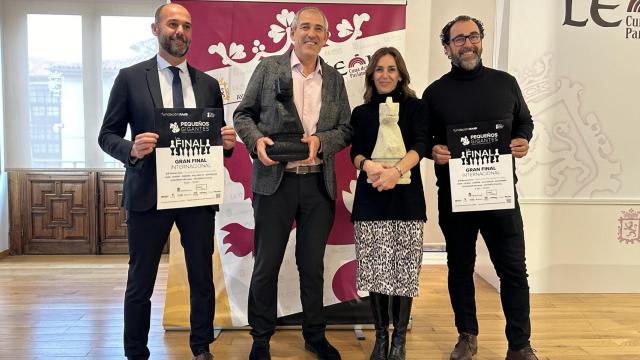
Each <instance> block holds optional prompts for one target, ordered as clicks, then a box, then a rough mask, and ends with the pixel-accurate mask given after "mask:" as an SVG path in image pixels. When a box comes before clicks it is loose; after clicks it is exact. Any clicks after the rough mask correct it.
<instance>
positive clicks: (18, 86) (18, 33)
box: [0, 0, 166, 170]
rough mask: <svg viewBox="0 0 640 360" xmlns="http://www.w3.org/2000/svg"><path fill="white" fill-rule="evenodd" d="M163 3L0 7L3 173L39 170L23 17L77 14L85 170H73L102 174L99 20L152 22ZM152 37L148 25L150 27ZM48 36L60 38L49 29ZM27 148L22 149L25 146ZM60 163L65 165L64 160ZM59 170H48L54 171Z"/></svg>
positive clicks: (96, 1)
mask: <svg viewBox="0 0 640 360" xmlns="http://www.w3.org/2000/svg"><path fill="white" fill-rule="evenodd" d="M165 2H166V1H162V0H146V1H144V0H111V1H108V2H105V1H101V0H76V1H69V0H68V1H43V0H22V1H19V2H18V1H15V2H14V1H10V2H8V1H2V2H0V9H1V10H2V11H0V16H2V23H1V24H2V32H1V34H2V42H1V43H2V54H3V59H2V67H3V71H2V73H3V74H4V79H3V82H4V89H11V91H5V92H4V93H3V94H2V96H3V98H4V105H5V106H4V125H5V129H4V134H5V136H4V142H5V149H4V150H5V158H4V164H2V165H4V166H5V168H6V169H7V170H18V169H38V167H34V166H32V159H31V152H30V151H21V150H22V149H25V146H27V148H29V149H30V148H31V146H32V144H31V138H30V131H31V130H30V126H29V80H28V79H29V66H28V61H27V59H28V58H29V57H28V56H29V55H28V34H27V15H28V14H45V15H80V16H81V18H82V79H83V84H82V93H83V108H84V110H83V120H84V144H85V154H84V159H85V161H84V162H85V166H84V167H82V168H76V169H96V166H95V165H96V164H99V166H98V167H97V168H99V169H103V168H105V167H104V154H103V152H102V151H101V150H100V148H99V147H98V146H97V136H98V132H99V129H100V125H101V124H102V116H103V113H104V108H103V104H102V98H103V97H102V91H103V87H102V44H101V42H102V29H101V17H102V16H141V17H152V16H153V13H154V11H155V9H156V8H157V7H158V6H160V5H162V4H164V3H165ZM149 32H150V33H151V24H149ZM52 37H62V40H63V41H64V34H56V33H55V29H52ZM25 143H26V145H25ZM63 162H64V161H63ZM55 169H63V168H47V170H55Z"/></svg>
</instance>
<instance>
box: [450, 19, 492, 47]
mask: <svg viewBox="0 0 640 360" xmlns="http://www.w3.org/2000/svg"><path fill="white" fill-rule="evenodd" d="M462 21H473V22H474V23H476V25H478V29H480V36H481V37H482V38H484V25H483V24H482V21H480V20H478V19H476V18H473V17H471V16H468V15H458V16H456V18H455V19H453V20H451V21H449V22H448V23H447V25H445V26H444V27H443V28H442V32H441V33H440V42H442V46H445V45H447V44H449V42H450V41H451V27H453V25H454V24H455V23H457V22H462Z"/></svg>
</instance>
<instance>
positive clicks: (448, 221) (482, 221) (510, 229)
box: [439, 190, 531, 350]
mask: <svg viewBox="0 0 640 360" xmlns="http://www.w3.org/2000/svg"><path fill="white" fill-rule="evenodd" d="M447 191H448V190H447ZM441 192H442V191H440V192H439V198H440V199H441V200H440V199H439V211H440V219H439V222H440V228H441V229H442V232H443V234H444V237H445V241H446V245H447V265H448V267H449V279H448V281H449V296H450V297H451V305H452V307H453V311H454V313H455V322H456V328H457V329H458V332H460V333H462V332H465V333H469V334H472V335H477V334H478V319H477V317H476V304H475V287H474V284H473V272H474V267H475V261H476V239H477V237H478V231H480V233H481V234H482V237H483V238H484V241H485V243H486V245H487V249H488V250H489V257H490V258H491V262H492V263H493V266H494V267H495V269H496V273H497V275H498V277H499V278H500V299H501V301H502V310H503V311H504V315H505V318H506V322H507V324H506V328H505V333H506V335H507V340H508V342H509V348H510V349H512V350H519V349H522V348H523V347H525V346H527V345H529V338H530V336H531V324H530V320H529V310H530V309H529V284H528V281H527V276H528V275H527V268H526V265H525V247H524V231H523V225H522V216H521V214H520V206H519V205H518V203H517V201H516V205H515V209H513V210H511V209H510V210H494V211H473V212H461V213H452V212H451V200H450V198H449V197H448V196H446V195H445V196H442V194H440V193H441Z"/></svg>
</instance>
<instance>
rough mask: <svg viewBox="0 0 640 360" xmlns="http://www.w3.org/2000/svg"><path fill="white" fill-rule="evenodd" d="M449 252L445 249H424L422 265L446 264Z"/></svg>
mask: <svg viewBox="0 0 640 360" xmlns="http://www.w3.org/2000/svg"><path fill="white" fill-rule="evenodd" d="M446 264H447V253H446V252H445V251H423V252H422V265H446Z"/></svg>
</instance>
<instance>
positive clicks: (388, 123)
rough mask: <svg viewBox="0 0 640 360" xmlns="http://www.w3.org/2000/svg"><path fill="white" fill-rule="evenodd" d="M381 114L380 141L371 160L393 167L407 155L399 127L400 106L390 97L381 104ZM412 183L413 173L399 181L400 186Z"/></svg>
mask: <svg viewBox="0 0 640 360" xmlns="http://www.w3.org/2000/svg"><path fill="white" fill-rule="evenodd" d="M379 112H380V115H379V116H380V128H378V139H377V140H376V146H375V147H374V148H373V153H372V154H371V160H373V161H375V162H379V163H381V164H387V165H391V166H393V165H395V164H396V163H398V161H400V160H401V159H402V158H403V157H404V156H405V155H406V154H407V149H406V148H405V147H404V141H402V132H400V126H398V119H399V115H398V114H399V113H400V104H399V103H394V102H393V99H392V98H391V97H390V96H389V97H387V101H386V102H384V103H380V109H379ZM410 183H411V171H406V172H405V173H404V174H402V177H400V180H398V184H410Z"/></svg>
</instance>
